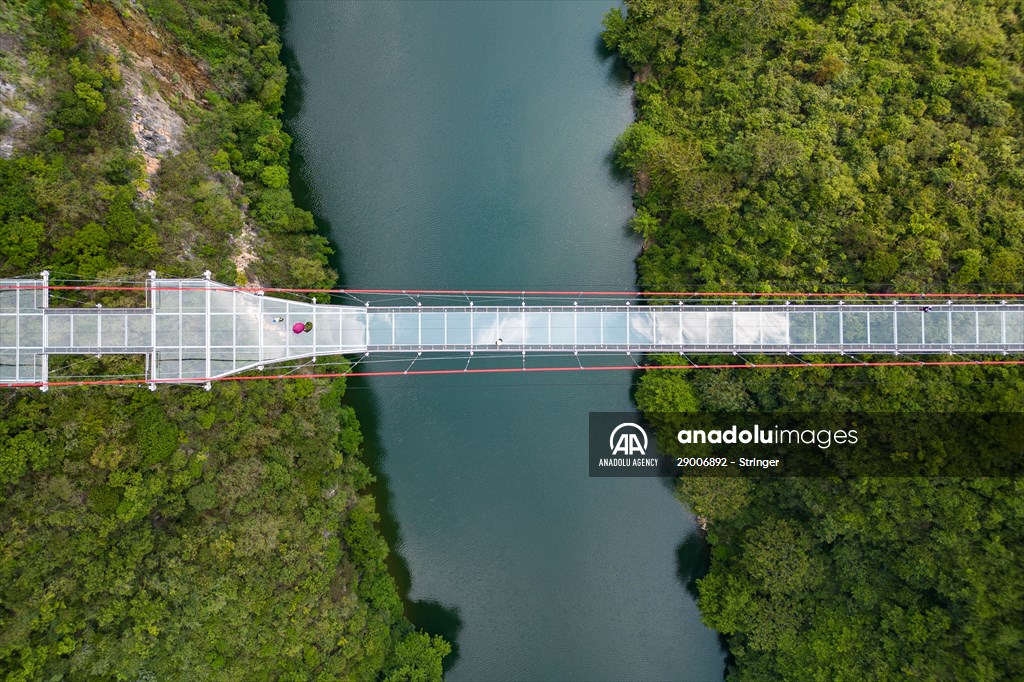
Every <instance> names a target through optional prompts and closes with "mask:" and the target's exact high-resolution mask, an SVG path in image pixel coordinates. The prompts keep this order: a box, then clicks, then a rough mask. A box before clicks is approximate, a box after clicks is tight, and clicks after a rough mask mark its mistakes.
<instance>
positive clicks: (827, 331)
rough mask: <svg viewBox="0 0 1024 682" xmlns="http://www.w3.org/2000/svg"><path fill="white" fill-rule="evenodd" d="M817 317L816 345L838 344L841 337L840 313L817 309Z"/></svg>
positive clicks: (815, 314) (815, 315)
mask: <svg viewBox="0 0 1024 682" xmlns="http://www.w3.org/2000/svg"><path fill="white" fill-rule="evenodd" d="M814 317H815V326H816V329H815V339H814V340H815V345H818V346H838V345H839V343H840V341H841V339H840V337H839V313H838V312H824V311H816V312H815V313H814Z"/></svg>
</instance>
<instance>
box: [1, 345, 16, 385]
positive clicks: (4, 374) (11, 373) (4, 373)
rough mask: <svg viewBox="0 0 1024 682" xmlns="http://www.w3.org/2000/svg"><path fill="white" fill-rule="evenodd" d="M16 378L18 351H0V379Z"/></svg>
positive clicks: (12, 379) (10, 379)
mask: <svg viewBox="0 0 1024 682" xmlns="http://www.w3.org/2000/svg"><path fill="white" fill-rule="evenodd" d="M17 378H18V353H17V351H13V350H4V351H0V379H3V380H6V381H14V380H16V379H17Z"/></svg>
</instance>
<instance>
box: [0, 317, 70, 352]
mask: <svg viewBox="0 0 1024 682" xmlns="http://www.w3.org/2000/svg"><path fill="white" fill-rule="evenodd" d="M69 324H70V323H69ZM17 347H18V316H17V315H0V348H17Z"/></svg>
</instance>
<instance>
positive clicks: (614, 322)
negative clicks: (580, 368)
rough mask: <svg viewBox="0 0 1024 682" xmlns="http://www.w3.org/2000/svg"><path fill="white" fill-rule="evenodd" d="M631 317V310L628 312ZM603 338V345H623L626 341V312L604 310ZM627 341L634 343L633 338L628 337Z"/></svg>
mask: <svg viewBox="0 0 1024 682" xmlns="http://www.w3.org/2000/svg"><path fill="white" fill-rule="evenodd" d="M629 316H630V317H632V316H633V313H632V311H631V312H630V313H629ZM603 326H604V340H603V341H602V345H605V346H613V345H614V346H625V345H626V342H627V335H626V313H620V312H613V311H606V312H605V313H604V321H603ZM629 343H631V344H633V343H636V341H634V340H633V339H629Z"/></svg>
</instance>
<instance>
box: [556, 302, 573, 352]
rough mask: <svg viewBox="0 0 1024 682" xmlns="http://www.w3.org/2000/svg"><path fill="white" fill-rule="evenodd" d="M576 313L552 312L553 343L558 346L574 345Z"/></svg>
mask: <svg viewBox="0 0 1024 682" xmlns="http://www.w3.org/2000/svg"><path fill="white" fill-rule="evenodd" d="M575 319H576V316H575V314H574V313H571V312H566V311H554V312H552V313H551V343H552V344H553V345H556V346H563V347H564V346H572V345H573V344H574V343H575V329H574V326H573V321H574V320H575Z"/></svg>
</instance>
